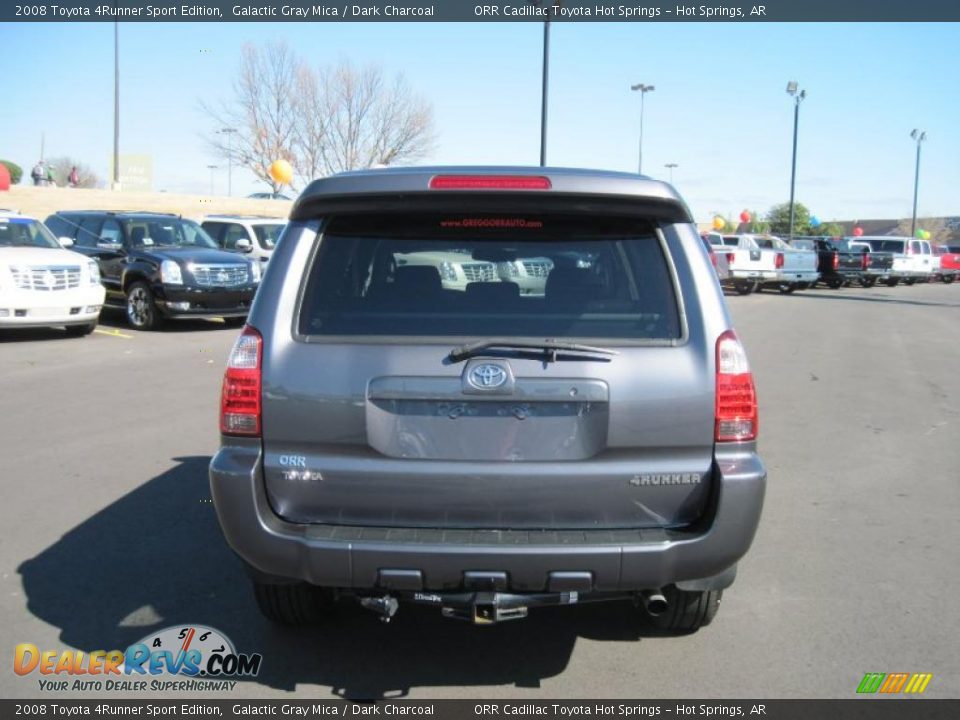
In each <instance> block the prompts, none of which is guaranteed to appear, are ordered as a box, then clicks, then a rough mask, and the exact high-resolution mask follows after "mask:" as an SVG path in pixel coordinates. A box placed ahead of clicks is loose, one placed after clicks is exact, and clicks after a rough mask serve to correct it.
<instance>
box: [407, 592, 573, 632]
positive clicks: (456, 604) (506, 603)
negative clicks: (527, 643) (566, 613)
mask: <svg viewBox="0 0 960 720" xmlns="http://www.w3.org/2000/svg"><path fill="white" fill-rule="evenodd" d="M410 599H411V600H413V601H414V602H418V603H424V604H428V605H439V606H440V612H441V613H442V614H443V616H444V617H448V618H454V619H456V620H466V621H467V622H472V623H473V624H474V625H493V624H495V623H498V622H504V621H506V620H522V619H523V618H525V617H527V614H528V612H529V609H530V608H531V607H546V606H548V605H573V604H575V603H577V602H579V600H580V596H579V594H578V593H575V592H561V593H533V594H530V595H515V594H513V593H501V592H472V593H413V596H412V597H411V598H410Z"/></svg>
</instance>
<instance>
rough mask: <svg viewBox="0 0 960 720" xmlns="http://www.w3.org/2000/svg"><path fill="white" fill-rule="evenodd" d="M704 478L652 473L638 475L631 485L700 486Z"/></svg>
mask: <svg viewBox="0 0 960 720" xmlns="http://www.w3.org/2000/svg"><path fill="white" fill-rule="evenodd" d="M702 480H703V478H702V477H701V476H700V473H652V474H646V473H644V474H640V473H638V474H636V475H634V476H633V477H632V478H630V484H631V485H637V486H640V487H646V486H648V485H699V484H700V482H701V481H702Z"/></svg>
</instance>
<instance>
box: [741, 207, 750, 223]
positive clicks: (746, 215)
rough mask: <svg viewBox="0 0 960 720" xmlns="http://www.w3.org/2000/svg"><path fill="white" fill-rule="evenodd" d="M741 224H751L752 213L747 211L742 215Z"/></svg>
mask: <svg viewBox="0 0 960 720" xmlns="http://www.w3.org/2000/svg"><path fill="white" fill-rule="evenodd" d="M740 222H745V223H748V222H750V213H749V212H747V211H746V210H744V211H743V212H742V213H740Z"/></svg>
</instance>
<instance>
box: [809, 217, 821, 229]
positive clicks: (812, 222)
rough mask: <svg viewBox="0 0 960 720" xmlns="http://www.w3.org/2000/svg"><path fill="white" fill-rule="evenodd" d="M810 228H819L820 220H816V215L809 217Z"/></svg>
mask: <svg viewBox="0 0 960 720" xmlns="http://www.w3.org/2000/svg"><path fill="white" fill-rule="evenodd" d="M810 227H812V228H818V227H820V218H818V217H817V216H816V215H811V216H810Z"/></svg>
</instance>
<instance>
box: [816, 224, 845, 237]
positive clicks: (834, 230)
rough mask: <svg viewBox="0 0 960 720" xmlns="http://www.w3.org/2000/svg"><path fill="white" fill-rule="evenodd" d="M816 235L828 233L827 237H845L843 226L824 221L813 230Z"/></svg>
mask: <svg viewBox="0 0 960 720" xmlns="http://www.w3.org/2000/svg"><path fill="white" fill-rule="evenodd" d="M812 232H813V233H814V234H816V235H826V236H827V237H843V235H844V234H845V233H844V232H843V226H842V225H838V224H837V223H833V222H832V223H823V224H821V225H820V226H819V227H817V228H816V229H815V230H813V231H812Z"/></svg>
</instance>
